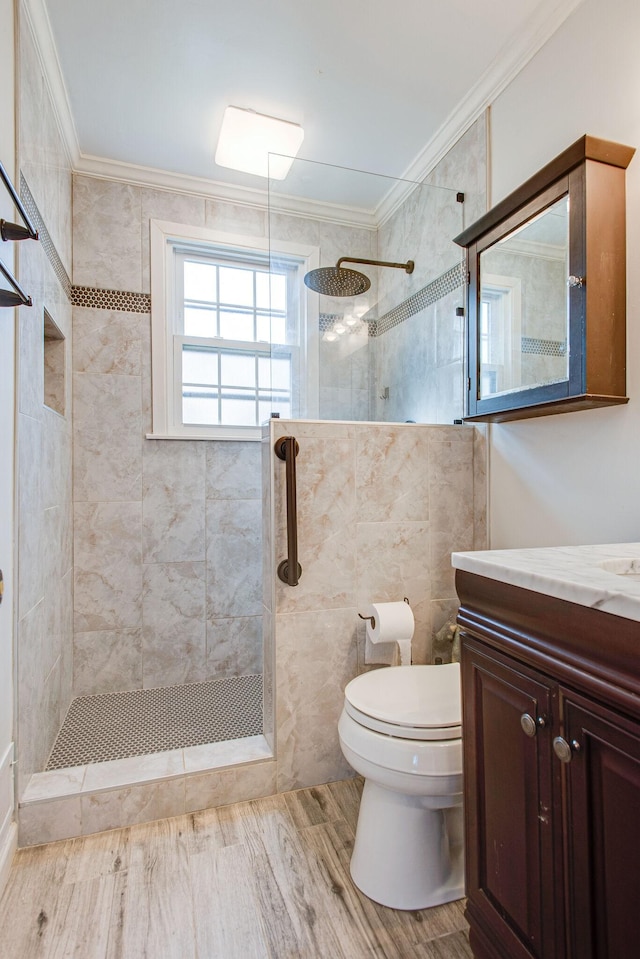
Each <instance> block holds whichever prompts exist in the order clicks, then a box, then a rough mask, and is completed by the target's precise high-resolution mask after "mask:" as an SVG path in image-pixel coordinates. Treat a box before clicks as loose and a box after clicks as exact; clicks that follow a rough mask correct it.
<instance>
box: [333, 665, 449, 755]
mask: <svg viewBox="0 0 640 959" xmlns="http://www.w3.org/2000/svg"><path fill="white" fill-rule="evenodd" d="M344 696H345V699H344V708H345V712H346V713H347V714H348V715H349V716H351V718H352V719H353V720H355V722H357V723H359V724H360V725H361V726H364V727H366V728H367V729H372V730H374V731H375V732H378V733H384V734H385V735H387V736H394V737H397V738H399V739H415V740H444V739H460V738H461V736H462V726H461V722H462V719H461V716H462V707H461V701H460V664H459V663H446V664H444V665H441V666H390V667H387V668H386V669H376V670H372V671H370V672H368V673H363V674H362V675H361V676H357V677H356V678H355V679H352V680H351V682H350V683H348V684H347V686H346V688H345V691H344Z"/></svg>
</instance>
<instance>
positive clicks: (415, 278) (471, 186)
mask: <svg viewBox="0 0 640 959" xmlns="http://www.w3.org/2000/svg"><path fill="white" fill-rule="evenodd" d="M486 169H487V165H486V119H485V118H484V117H482V118H481V119H479V120H477V121H476V123H474V124H473V126H472V127H471V128H470V129H469V130H468V131H467V132H466V133H465V134H464V136H462V137H461V138H460V140H459V141H458V142H457V143H456V144H455V145H454V146H453V147H452V149H451V150H449V152H448V153H447V154H446V156H445V157H443V159H442V160H441V161H440V162H439V163H438V164H437V166H436V167H435V169H434V170H433V172H432V173H431V174H430V175H429V176H428V177H427V178H426V180H425V183H427V184H432V185H433V186H439V187H446V188H447V190H448V191H456V192H462V193H464V197H465V199H464V203H462V204H458V203H457V202H455V201H453V199H452V196H451V193H448V194H440V193H436V192H433V191H424V190H416V191H415V192H414V193H413V194H411V196H409V197H408V199H407V201H406V202H405V203H404V204H403V205H402V206H401V207H400V208H399V209H398V210H397V211H396V212H395V213H394V215H393V216H392V217H390V218H389V220H388V221H387V222H386V223H384V224H383V225H382V226H381V227H380V230H379V236H378V244H379V250H380V256H381V258H382V259H395V258H396V252H397V250H402V251H403V252H402V256H403V257H404V256H405V255H406V256H411V257H413V258H414V259H415V262H416V269H415V271H414V273H413V274H412V275H411V276H410V277H409V278H408V280H406V281H405V282H406V284H407V290H408V292H409V293H411V292H415V291H416V290H418V289H420V288H421V287H423V286H424V285H425V284H426V283H429V282H431V281H432V280H434V279H435V278H437V277H438V276H441V275H442V274H443V273H444V272H445V271H446V270H448V269H450V268H451V267H452V266H454V265H455V264H456V263H458V262H460V261H461V260H462V258H463V256H462V250H461V249H460V248H459V247H457V246H456V245H455V244H453V242H452V238H453V237H454V236H456V235H457V233H459V232H460V231H461V230H462V229H463V227H466V226H469V225H470V224H471V223H473V222H474V221H475V220H476V219H477V218H478V217H479V216H481V215H482V213H484V212H485V209H486V197H487V189H486ZM394 282H396V279H395V276H394V275H393V274H392V272H391V271H385V270H381V271H380V284H381V289H380V294H381V299H382V302H383V304H384V303H385V302H387V303H388V304H389V305H394V297H393V295H392V289H393V286H392V285H393V283H394ZM405 295H408V294H405ZM396 299H397V295H396ZM458 307H464V289H463V287H460V289H459V290H456V291H454V292H452V293H448V294H447V295H446V296H444V297H442V298H441V299H439V300H437V301H436V302H435V303H433V304H432V305H431V306H429V307H427V308H426V309H425V310H422V311H421V312H420V313H418V314H416V315H415V316H412V317H410V318H409V319H408V320H405V321H404V322H403V323H400V324H399V325H397V326H394V327H393V328H392V329H390V330H388V331H387V332H386V333H383V334H381V335H380V336H377V337H375V338H373V339H372V340H371V341H370V347H369V348H370V352H371V359H370V366H371V395H370V411H371V419H374V420H386V421H388V422H393V421H401V422H402V421H404V420H415V421H416V422H419V423H453V421H454V420H455V419H459V418H460V417H461V416H462V415H463V409H464V394H463V383H464V335H465V320H464V317H461V316H458V315H456V310H457V308H458ZM385 387H388V398H383V397H384V396H385V395H386V394H385Z"/></svg>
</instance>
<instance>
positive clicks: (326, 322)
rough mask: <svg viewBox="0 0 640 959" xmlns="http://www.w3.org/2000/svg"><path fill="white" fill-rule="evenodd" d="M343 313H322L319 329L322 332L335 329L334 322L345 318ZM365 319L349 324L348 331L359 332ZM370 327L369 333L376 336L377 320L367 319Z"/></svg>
mask: <svg viewBox="0 0 640 959" xmlns="http://www.w3.org/2000/svg"><path fill="white" fill-rule="evenodd" d="M343 318H344V317H343V314H342V313H321V314H320V316H319V319H318V329H319V330H320V332H321V333H328V332H329V330H331V329H333V325H334V323H339V322H341V321H342V320H343ZM362 325H363V321H362V320H361V321H360V322H358V323H356V325H355V326H347V330H346V332H347V333H359V332H360V330H361V329H362ZM366 325H367V327H368V335H369V336H375V335H376V334H375V328H376V321H375V320H368V321H366Z"/></svg>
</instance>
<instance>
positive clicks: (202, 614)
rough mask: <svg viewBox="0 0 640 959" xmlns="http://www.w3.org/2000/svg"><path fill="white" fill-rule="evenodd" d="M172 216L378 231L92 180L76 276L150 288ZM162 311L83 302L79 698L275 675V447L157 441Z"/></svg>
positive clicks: (289, 228) (78, 329)
mask: <svg viewBox="0 0 640 959" xmlns="http://www.w3.org/2000/svg"><path fill="white" fill-rule="evenodd" d="M151 218H158V219H163V220H169V221H173V222H178V223H184V224H189V225H193V226H206V227H209V228H212V229H217V230H221V231H226V232H232V233H245V234H248V235H253V236H257V237H266V236H267V235H268V232H269V231H270V234H271V236H272V237H274V238H277V239H284V240H296V239H297V240H300V241H301V242H304V243H310V244H314V245H317V246H319V247H320V248H321V249H322V256H323V258H324V257H327V258H328V261H329V262H330V261H331V260H335V259H337V257H338V256H339V255H340V254H341V253H342V252H343V250H344V247H345V243H346V244H348V247H349V249H351V250H355V251H356V252H355V254H354V255H369V253H370V249H371V235H372V234H371V231H368V230H350V229H348V228H346V227H341V226H337V225H332V224H329V223H320V222H317V221H312V220H308V219H303V218H300V217H295V216H285V215H278V214H272V215H271V218H270V221H269V223H268V221H267V212H266V210H262V209H257V208H249V207H242V206H238V205H234V204H230V203H227V202H223V201H217V200H212V199H205V198H204V197H197V196H187V195H178V194H172V193H170V192H167V191H162V190H153V189H149V188H143V187H138V186H133V185H129V184H124V183H116V182H111V181H106V180H100V179H96V178H93V177H86V176H76V177H75V178H74V191H73V230H74V234H73V237H74V244H73V257H74V259H73V282H74V284H75V285H77V286H88V287H97V288H100V289H109V290H127V291H131V292H143V293H148V292H149V288H150V277H149V241H148V238H149V220H150V219H151ZM149 328H150V321H149V315H148V314H141V313H126V312H122V313H119V312H113V311H109V310H103V309H91V308H88V307H78V306H76V307H75V308H74V337H75V351H74V374H73V397H74V417H75V419H74V477H73V482H74V547H75V615H74V623H75V637H74V694H75V695H82V694H91V693H101V692H109V691H114V690H120V689H131V688H139V687H153V686H159V685H167V684H170V683H180V682H195V681H204V680H207V679H215V678H222V677H226V676H234V675H241V674H245V673H250V672H256V671H258V672H259V671H260V670H261V669H262V593H261V590H262V586H261V574H262V570H261V563H262V548H261V534H262V529H261V527H262V519H261V516H262V510H261V468H260V444H257V443H242V442H235V443H231V442H210V443H206V442H205V443H203V442H197V441H193V442H188V441H187V442H185V441H160V440H147V439H145V434H146V433H148V432H149V431H150V429H151V410H150V400H151V379H150V339H149V337H150V334H149Z"/></svg>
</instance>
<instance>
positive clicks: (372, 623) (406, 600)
mask: <svg viewBox="0 0 640 959" xmlns="http://www.w3.org/2000/svg"><path fill="white" fill-rule="evenodd" d="M403 600H404V602H405V603H406V604H407V606H411V603H410V602H409V600H408V599H407V597H406V596H403ZM358 616H359V617H360V619H367V620H369V622H370V623H371V629H375V628H376V618H375V616H363V615H362V613H358Z"/></svg>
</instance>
